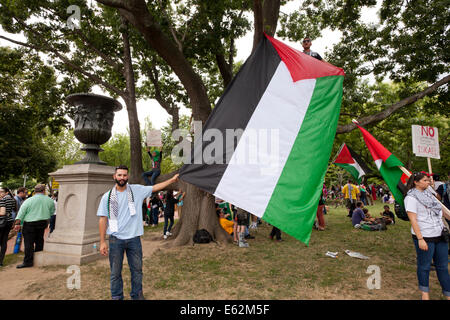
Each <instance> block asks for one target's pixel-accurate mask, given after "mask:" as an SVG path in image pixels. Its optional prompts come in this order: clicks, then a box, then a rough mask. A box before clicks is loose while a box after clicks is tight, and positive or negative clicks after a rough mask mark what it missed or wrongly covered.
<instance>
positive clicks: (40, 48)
mask: <svg viewBox="0 0 450 320" xmlns="http://www.w3.org/2000/svg"><path fill="white" fill-rule="evenodd" d="M0 38H1V39H4V40H6V41H9V42H11V43H14V44H17V45H20V46H23V47H27V48H31V49H34V50H36V51H39V52H42V51H44V52H45V51H47V52H51V53H53V54H54V55H56V56H57V57H58V58H59V59H61V61H62V62H64V63H65V64H66V65H68V66H70V67H71V68H72V69H75V70H77V71H78V72H80V73H81V74H83V75H84V76H86V77H88V78H89V79H91V80H92V81H93V82H95V83H97V84H100V85H102V86H104V87H105V88H107V89H109V90H111V91H113V92H115V93H116V94H118V95H120V96H124V95H125V93H124V92H123V91H122V90H120V89H118V88H116V87H115V86H113V85H111V84H109V83H107V82H105V81H103V80H102V79H100V77H98V76H97V75H95V74H91V73H89V72H86V71H84V70H83V69H82V68H81V67H80V66H79V65H77V64H76V63H74V62H72V61H70V59H69V58H67V57H66V56H64V55H62V54H60V53H59V52H57V51H56V50H53V49H51V48H49V47H48V46H35V45H31V44H29V43H25V42H21V41H17V40H13V39H10V38H8V37H5V36H0Z"/></svg>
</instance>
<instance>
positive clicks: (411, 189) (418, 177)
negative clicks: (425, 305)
mask: <svg viewBox="0 0 450 320" xmlns="http://www.w3.org/2000/svg"><path fill="white" fill-rule="evenodd" d="M429 186H430V178H429V177H428V176H427V175H426V174H424V173H414V174H413V175H412V176H411V177H410V178H409V181H408V193H407V195H406V197H405V209H406V212H407V214H408V217H409V220H410V222H411V233H412V238H413V242H414V246H415V247H416V253H417V279H418V282H419V290H420V291H421V292H422V300H429V299H430V295H429V291H430V287H429V276H430V269H431V261H432V260H433V261H434V265H435V268H436V273H437V277H438V279H439V283H440V284H441V287H442V293H443V294H444V295H445V296H446V297H447V300H450V275H449V273H448V252H447V251H448V244H447V241H448V239H446V237H445V234H444V223H443V221H442V214H443V212H442V207H441V204H440V202H439V201H438V200H437V199H436V198H435V197H434V195H433V194H432V193H431V191H430V190H429V189H428V187H429ZM444 215H445V213H444ZM447 218H450V217H447Z"/></svg>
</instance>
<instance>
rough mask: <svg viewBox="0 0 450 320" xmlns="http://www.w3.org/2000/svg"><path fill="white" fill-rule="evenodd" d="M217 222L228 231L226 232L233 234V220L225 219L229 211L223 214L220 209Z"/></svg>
mask: <svg viewBox="0 0 450 320" xmlns="http://www.w3.org/2000/svg"><path fill="white" fill-rule="evenodd" d="M218 213H219V223H220V225H221V226H222V228H223V229H224V230H225V231H226V232H228V234H230V235H233V226H234V222H233V221H230V220H228V219H227V216H228V215H230V214H229V213H227V214H224V212H223V211H222V210H220V211H219V212H218Z"/></svg>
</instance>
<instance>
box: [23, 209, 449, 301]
mask: <svg viewBox="0 0 450 320" xmlns="http://www.w3.org/2000/svg"><path fill="white" fill-rule="evenodd" d="M368 209H369V212H370V213H371V214H372V216H375V217H376V216H378V215H379V213H380V212H381V211H382V204H381V203H379V202H378V203H377V204H376V205H375V206H369V207H368ZM391 210H392V211H393V205H391ZM346 215H347V213H346V209H345V208H343V207H341V208H337V209H334V208H330V210H329V212H328V214H327V215H325V220H326V223H327V229H326V231H316V230H313V232H312V235H311V241H310V243H309V246H306V245H304V244H303V243H301V242H299V241H298V240H296V239H294V238H292V237H290V236H288V235H286V234H285V233H283V234H282V237H283V239H284V241H283V242H275V241H272V240H270V239H269V238H268V235H269V233H270V230H271V226H269V225H266V224H265V223H263V224H262V225H260V226H259V227H258V230H257V231H252V232H251V233H252V234H253V235H254V236H255V237H256V238H255V239H252V240H248V242H249V244H250V247H249V248H239V247H237V246H236V245H233V244H227V245H225V244H222V245H218V244H215V243H210V244H201V245H200V244H196V245H195V246H189V247H179V248H165V247H162V248H160V249H157V250H156V251H155V252H154V253H153V254H152V255H151V256H149V257H145V258H144V280H143V284H144V294H145V296H146V298H147V299H152V300H153V299H220V300H228V299H258V300H259V299H263V300H264V299H274V300H275V299H287V300H291V299H296V300H297V299H298V300H303V299H357V300H360V299H363V300H371V299H387V300H397V299H402V300H405V299H406V300H409V299H420V293H419V291H418V289H417V278H416V264H415V263H416V262H415V261H416V254H415V249H414V246H413V243H412V240H411V235H410V225H409V222H405V221H402V220H397V224H396V225H393V226H392V225H390V226H388V230H387V231H372V232H370V231H364V230H357V229H354V228H353V227H352V225H351V222H350V219H349V218H347V217H346ZM145 229H146V231H145V235H144V240H146V239H150V238H153V237H154V236H155V235H156V234H158V235H162V225H161V224H160V226H159V227H158V228H156V229H155V228H150V227H146V228H145ZM346 249H349V250H352V251H357V252H360V253H362V254H364V255H366V256H368V257H369V258H370V259H369V260H360V259H356V258H352V257H350V256H348V255H346V254H345V253H344V250H346ZM327 251H334V252H335V251H338V252H339V257H338V258H337V259H333V258H331V257H328V256H325V253H326V252H327ZM371 265H376V266H378V267H379V268H380V270H381V288H380V289H372V290H370V289H368V287H367V280H368V278H369V276H370V275H371V274H368V273H366V272H367V269H368V267H369V266H371ZM46 268H47V269H49V270H52V268H53V269H55V270H57V269H58V268H62V267H46ZM109 274H110V273H109V266H108V264H107V262H106V261H103V263H91V264H88V265H85V266H82V267H81V275H82V288H81V289H80V290H68V289H67V288H66V285H65V284H66V279H67V277H68V275H61V274H60V275H59V276H57V277H56V278H55V279H54V280H52V281H50V282H49V281H46V282H39V281H37V282H35V283H34V284H33V285H31V287H30V288H29V289H30V290H39V291H41V292H43V296H42V298H44V299H109ZM123 278H124V294H125V296H126V298H127V299H129V292H130V273H129V269H128V265H127V263H126V262H125V263H124V269H123ZM430 287H431V292H430V296H431V299H444V296H443V295H442V292H441V288H440V285H439V283H438V280H437V277H436V273H435V272H434V271H432V272H431V274H430Z"/></svg>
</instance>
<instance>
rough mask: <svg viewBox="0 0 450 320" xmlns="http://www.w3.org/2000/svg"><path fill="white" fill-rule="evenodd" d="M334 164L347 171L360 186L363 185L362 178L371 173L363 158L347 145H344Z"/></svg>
mask: <svg viewBox="0 0 450 320" xmlns="http://www.w3.org/2000/svg"><path fill="white" fill-rule="evenodd" d="M333 163H334V164H335V165H337V166H339V167H342V168H344V169H345V170H347V171H348V172H349V173H350V174H351V175H352V177H353V178H354V179H355V180H356V181H358V184H360V183H361V177H362V176H364V175H366V174H367V173H369V168H368V167H367V165H366V164H365V163H364V161H363V160H362V159H361V157H360V156H359V155H358V154H356V152H354V151H353V150H352V149H351V148H350V147H349V146H347V145H346V144H345V143H343V144H342V146H341V148H340V149H339V151H338V153H337V156H336V159H335V160H334V162H333Z"/></svg>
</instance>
